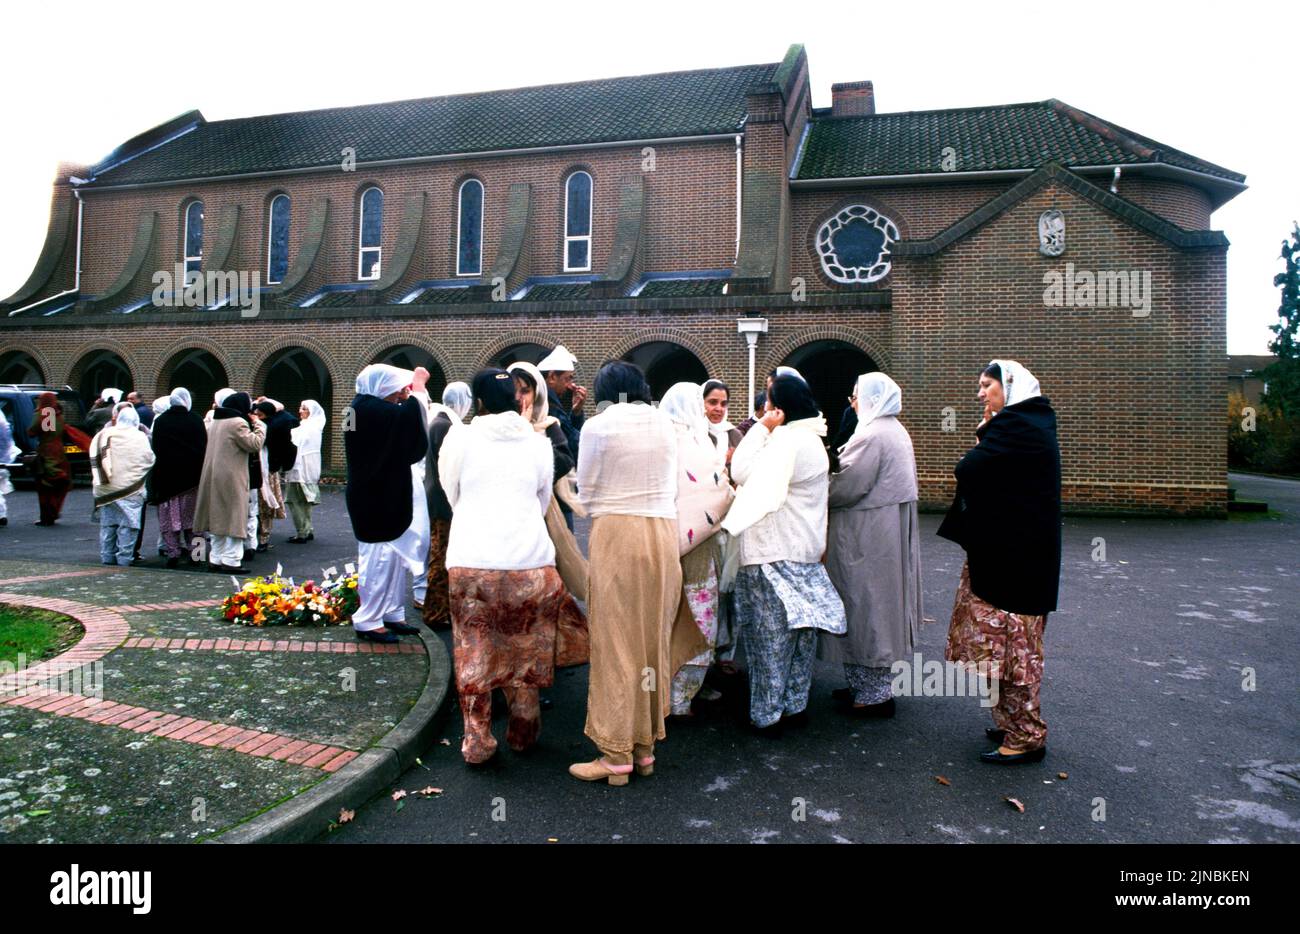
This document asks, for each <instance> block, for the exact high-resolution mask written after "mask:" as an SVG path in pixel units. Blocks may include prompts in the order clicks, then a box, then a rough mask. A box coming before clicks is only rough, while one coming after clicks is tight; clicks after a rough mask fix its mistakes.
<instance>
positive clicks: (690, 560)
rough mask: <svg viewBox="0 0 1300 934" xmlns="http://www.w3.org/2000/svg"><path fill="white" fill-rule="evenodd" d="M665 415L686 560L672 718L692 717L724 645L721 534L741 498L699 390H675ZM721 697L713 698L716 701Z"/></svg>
mask: <svg viewBox="0 0 1300 934" xmlns="http://www.w3.org/2000/svg"><path fill="white" fill-rule="evenodd" d="M659 410H660V411H661V412H663V413H664V414H665V415H667V416H668V418H669V419H670V420H671V421H672V423H673V430H674V432H675V433H676V437H677V537H678V548H679V550H680V552H681V556H682V604H681V606H680V607H679V609H678V614H677V619H676V620H675V621H674V623H673V646H672V647H673V651H672V655H671V657H672V659H673V667H674V668H675V669H676V671H675V674H674V675H673V682H672V694H671V702H672V713H671V715H670V716H673V717H689V716H691V702H692V701H693V700H694V699H695V696H696V695H697V694H699V693H700V689H701V688H703V687H704V676H705V675H706V674H707V673H708V670H709V665H711V664H712V663H713V650H714V648H715V647H716V646H717V642H718V620H719V616H720V614H721V607H720V600H719V597H720V594H719V588H718V580H719V578H720V577H721V576H722V550H721V547H720V539H719V537H718V536H717V534H716V533H717V532H718V531H719V530H720V529H721V528H722V520H723V519H724V518H725V517H726V514H727V510H728V509H729V508H730V507H731V500H732V498H733V496H734V495H735V494H734V493H733V492H732V488H731V480H730V478H729V477H728V476H727V473H726V470H725V468H724V465H723V461H724V456H725V453H726V452H725V449H723V450H721V451H720V450H719V449H718V447H717V446H716V444H715V442H714V439H713V438H712V436H711V432H710V425H709V420H708V417H707V416H706V414H705V409H704V392H703V390H702V388H701V387H700V386H699V384H697V383H676V384H674V385H673V386H672V387H670V388H669V390H668V391H667V392H666V393H664V397H663V399H661V400H660V402H659ZM679 665H680V667H678V666H679ZM719 696H720V695H719V694H718V693H717V692H716V691H715V692H711V695H710V699H714V700H716V699H717V698H718V697H719Z"/></svg>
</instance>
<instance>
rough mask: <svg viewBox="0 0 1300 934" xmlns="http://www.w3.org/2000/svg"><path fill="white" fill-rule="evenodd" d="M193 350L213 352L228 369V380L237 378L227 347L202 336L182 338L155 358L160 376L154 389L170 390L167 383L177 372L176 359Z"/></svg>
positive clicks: (214, 357) (160, 391)
mask: <svg viewBox="0 0 1300 934" xmlns="http://www.w3.org/2000/svg"><path fill="white" fill-rule="evenodd" d="M192 350H201V351H203V352H204V353H207V354H211V355H212V357H213V359H215V360H216V361H217V363H219V364H220V365H221V368H222V369H223V370H225V371H226V378H227V380H233V379H234V378H235V368H234V366H233V364H232V361H231V360H230V355H229V354H228V353H227V351H226V348H224V347H222V346H221V345H220V344H218V343H216V342H215V341H211V340H208V339H206V338H202V337H189V338H181V339H179V340H176V341H173V342H172V343H171V344H170V345H169V346H168V347H167V348H166V349H164V350H163V351H162V352H161V353H159V354H158V355H157V357H156V358H155V359H156V360H157V366H156V367H155V369H156V370H157V372H158V377H157V380H156V383H155V386H156V388H155V390H154V391H155V392H156V393H157V394H158V395H162V394H163V393H165V392H168V391H169V389H170V387H169V386H168V385H167V384H168V382H169V381H170V380H171V378H172V374H173V372H175V369H176V365H175V361H176V359H177V358H178V357H179V356H180V355H181V354H183V353H186V352H187V351H192ZM186 388H188V387H186ZM194 401H195V403H196V404H197V403H200V401H201V400H199V399H195V400H194Z"/></svg>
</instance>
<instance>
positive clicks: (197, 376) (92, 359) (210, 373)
mask: <svg viewBox="0 0 1300 934" xmlns="http://www.w3.org/2000/svg"><path fill="white" fill-rule="evenodd" d="M551 349H552V348H551V347H548V346H546V345H544V344H541V343H537V342H535V341H522V342H519V343H515V344H510V345H508V346H506V347H504V348H503V349H502V350H500V351H498V352H496V353H495V354H493V356H492V357H491V358H490V359H489V361H488V364H489V365H491V366H499V367H506V366H509V365H510V364H512V363H514V362H516V361H519V360H524V361H527V362H530V363H534V364H535V363H537V362H539V361H540V360H541V359H542V358H543V357H545V356H546V355H547V354H549V353H550V351H551ZM622 359H624V360H627V361H629V362H632V363H635V364H637V365H638V366H639V367H641V369H642V370H643V371H644V372H645V374H646V379H647V381H648V382H649V384H650V390H651V395H652V396H653V398H655V399H660V398H662V397H663V395H664V393H665V392H666V391H667V390H668V388H669V387H671V386H672V385H673V384H674V383H677V382H682V381H689V382H703V381H704V380H705V379H707V378H709V376H710V375H711V374H710V373H709V372H708V370H707V368H706V365H705V364H704V362H703V361H702V360H701V359H700V358H699V356H697V355H696V353H694V352H693V351H692V350H691V349H689V348H687V347H685V346H682V345H681V344H678V343H675V342H673V341H671V340H650V341H646V342H644V343H641V344H637V345H635V346H634V347H633V348H632V349H630V350H628V351H626V352H625V353H623V354H622ZM368 362H374V363H389V364H392V365H394V366H399V367H403V368H405V369H414V368H415V367H417V366H423V367H425V368H426V369H428V370H429V373H430V375H431V379H430V386H429V388H430V391H431V395H432V396H433V397H434V398H435V399H436V398H440V397H441V394H442V391H443V389H444V388H445V387H446V384H447V383H448V382H449V381H450V380H453V379H457V380H465V381H468V380H469V379H470V378H471V376H472V375H473V374H472V373H470V372H464V373H460V372H456V373H447V372H445V371H444V369H443V367H442V365H441V364H440V363H439V362H438V359H437V358H436V357H435V356H434V355H433V354H432V353H431V352H430V351H429V350H426V349H425V348H423V347H420V346H418V345H415V344H412V343H395V344H393V345H391V346H389V347H387V348H386V349H384V350H382V351H381V352H379V353H377V354H374V355H373V360H371V361H368ZM601 362H602V358H601V357H600V356H599V355H595V356H590V355H589V356H588V357H584V358H583V359H582V361H581V366H580V372H581V375H580V381H581V382H582V383H583V384H584V385H587V386H588V387H590V381H591V379H592V378H593V377H594V376H595V372H596V370H597V368H598V367H599V365H600V363H601ZM781 363H782V364H785V365H789V366H793V367H795V368H796V369H798V370H799V371H800V372H801V373H802V374H803V375H804V377H805V378H806V379H807V380H808V384H809V386H810V387H811V389H812V391H813V395H814V397H815V398H816V399H817V402H818V404H819V405H820V406H821V408H822V411H823V412H824V413H825V415H826V420H827V427H828V432H829V440H831V441H833V439H834V438H835V437H836V434H837V432H838V429H839V425H840V421H841V419H842V417H843V414H844V412H845V409H846V407H847V405H848V396H849V394H850V393H851V392H852V391H853V385H854V380H855V379H856V377H857V375H858V374H860V373H866V372H870V371H871V370H875V369H877V368H878V366H877V364H876V362H875V361H874V360H873V359H872V358H871V356H870V355H868V354H867V353H866V352H864V351H863V350H861V349H859V348H858V347H857V346H854V345H853V344H850V343H848V342H846V341H842V340H829V339H828V340H816V341H812V342H810V343H807V344H804V345H802V346H800V347H798V348H797V349H795V350H794V351H792V352H790V353H789V354H787V355H786V356H785V358H784V359H783V360H781ZM755 375H756V381H757V386H756V388H761V387H762V385H763V377H764V376H765V375H766V374H765V373H762V372H760V373H757V374H755ZM335 376H336V377H337V378H338V379H339V380H340V381H341V380H342V379H343V376H342V374H334V375H333V376H332V375H331V373H330V369H329V367H328V366H327V365H326V363H325V362H324V361H323V360H322V359H321V358H320V357H319V356H318V355H317V354H316V353H315V352H313V351H312V350H310V349H308V348H305V347H300V346H291V347H286V348H283V349H281V350H279V351H277V352H276V353H274V354H272V355H271V356H270V357H269V358H268V359H267V360H266V361H265V362H264V363H263V365H262V366H261V367H260V369H259V372H258V373H256V374H252V379H251V380H250V379H246V378H241V375H240V374H239V373H231V372H229V371H228V370H227V368H226V366H225V365H223V363H222V361H221V360H220V359H219V358H218V357H217V356H216V355H215V354H214V353H212V352H210V351H208V350H206V349H203V348H198V347H189V348H185V349H182V350H180V351H178V352H176V353H174V354H172V356H171V357H170V358H168V359H167V361H166V362H165V363H164V364H163V366H162V367H161V368H160V371H159V373H158V376H157V384H156V391H157V393H158V394H163V393H166V392H170V391H171V390H172V389H174V388H175V387H177V386H185V387H186V388H187V389H189V390H190V392H191V394H192V395H193V397H194V402H195V405H196V406H198V407H199V408H201V409H206V407H207V406H208V405H209V404H210V403H211V399H212V396H213V394H214V393H216V391H217V390H218V389H221V388H222V387H224V386H230V385H236V388H243V387H244V386H245V385H248V386H251V388H252V389H253V390H254V391H255V392H257V393H258V394H263V393H264V394H265V395H267V396H270V397H272V398H275V399H279V400H280V401H281V402H283V403H284V404H285V405H287V406H296V405H297V404H298V403H300V402H301V401H302V400H303V399H316V400H317V401H318V402H320V403H321V405H322V406H324V407H325V410H326V411H327V412H329V413H331V414H332V415H334V416H337V412H336V403H337V405H338V406H341V405H343V404H345V403H346V402H347V400H348V399H349V398H351V395H352V392H351V390H352V386H351V381H350V379H349V380H348V385H346V386H343V387H342V389H341V390H340V392H341V393H342V395H341V396H340V397H339V398H338V399H337V400H336V399H335V397H334V391H335V390H334V385H333V384H334V377H335ZM54 378H57V377H56V376H55V375H53V374H45V373H44V372H43V371H42V368H41V366H40V364H39V361H38V360H37V359H35V358H34V357H33V355H32V354H30V353H27V352H25V351H22V350H16V349H13V350H7V351H4V352H3V353H0V382H10V383H44V382H46V381H47V380H48V379H54ZM69 382H70V383H71V384H72V386H73V387H74V388H75V389H77V390H79V392H80V393H81V395H82V397H83V398H85V399H86V400H88V401H89V400H92V399H94V398H95V397H96V396H98V395H99V393H100V392H101V391H102V390H103V389H104V388H105V387H108V386H115V387H117V388H119V389H121V390H122V391H123V392H129V391H130V390H132V389H133V388H135V387H134V385H133V380H132V377H131V369H130V366H128V364H127V362H126V361H125V360H123V359H122V357H121V356H120V355H119V354H118V353H116V352H115V351H113V350H109V349H98V350H92V351H90V352H88V353H86V354H84V355H83V356H82V357H81V358H80V359H79V360H78V361H77V362H76V364H75V365H74V366H73V368H72V371H71V374H70V377H69ZM743 392H744V390H743V387H742V386H738V385H736V384H735V383H734V382H733V384H732V405H731V416H730V417H731V420H732V421H733V423H734V422H739V421H741V420H742V419H744V418H745V417H746V416H747V415H748V414H749V412H748V404H747V401H745V400H742V399H741V395H743ZM146 401H149V400H146ZM336 422H337V417H332V418H331V419H330V426H329V427H327V429H326V439H325V444H324V459H325V464H326V467H327V469H329V468H334V469H338V468H340V467H341V466H342V462H341V451H340V450H335V449H334V448H333V447H332V446H331V440H330V436H331V435H333V433H334V429H335V427H336V426H335V423H336ZM335 446H336V445H335Z"/></svg>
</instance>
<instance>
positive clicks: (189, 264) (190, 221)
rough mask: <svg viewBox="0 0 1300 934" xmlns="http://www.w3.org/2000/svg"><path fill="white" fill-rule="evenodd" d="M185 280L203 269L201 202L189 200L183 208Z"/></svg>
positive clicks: (188, 279)
mask: <svg viewBox="0 0 1300 934" xmlns="http://www.w3.org/2000/svg"><path fill="white" fill-rule="evenodd" d="M183 243H184V244H185V281H186V282H189V281H190V277H191V275H198V274H199V273H200V272H201V271H202V269H203V202H202V201H191V202H190V203H189V206H188V207H186V208H185V238H184V240H183Z"/></svg>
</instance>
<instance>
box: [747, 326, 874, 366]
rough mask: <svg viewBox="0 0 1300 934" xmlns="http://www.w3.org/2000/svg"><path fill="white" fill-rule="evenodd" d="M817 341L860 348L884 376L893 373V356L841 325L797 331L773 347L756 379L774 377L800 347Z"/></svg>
mask: <svg viewBox="0 0 1300 934" xmlns="http://www.w3.org/2000/svg"><path fill="white" fill-rule="evenodd" d="M815 341H843V342H844V343H846V344H849V345H850V346H852V347H856V348H857V349H858V350H860V351H862V352H863V353H864V354H866V355H867V356H868V357H870V358H871V359H872V360H874V361H875V363H876V365H877V366H878V367H880V370H881V372H882V373H888V372H889V371H890V369H891V366H892V364H891V362H890V359H889V352H888V351H887V350H886V349H885V348H884V346H883V345H882V344H881V343H880V342H879V341H877V340H875V339H874V338H872V337H869V336H868V335H866V334H864V333H863V332H861V331H856V330H854V329H853V328H846V327H840V326H838V325H820V326H818V327H811V328H805V329H803V330H802V331H796V332H795V333H794V334H791V335H790V336H789V337H786V338H784V339H783V340H781V341H780V342H778V343H777V344H776V345H775V346H772V347H770V348H769V349H768V351H767V353H765V354H764V355H763V358H762V359H763V363H762V366H756V367H755V377H756V378H759V375H760V374H762V375H766V374H767V373H770V372H771V371H772V370H773V369H774V368H776V367H778V366H780V365H781V364H782V363H783V362H784V361H785V360H786V359H787V358H788V357H789V356H790V355H791V354H793V353H794V352H795V351H796V350H798V349H799V348H800V347H802V346H804V345H805V344H811V343H813V342H815Z"/></svg>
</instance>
